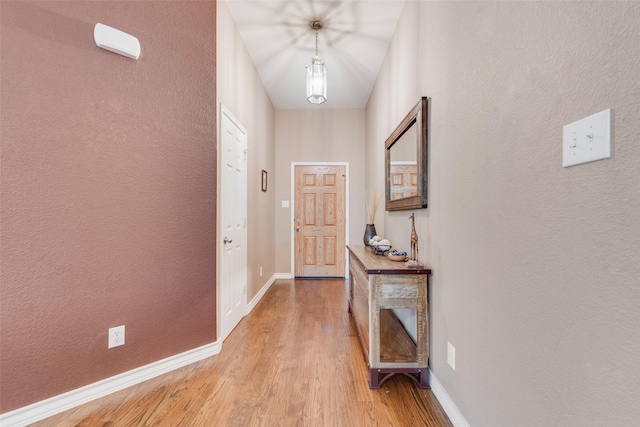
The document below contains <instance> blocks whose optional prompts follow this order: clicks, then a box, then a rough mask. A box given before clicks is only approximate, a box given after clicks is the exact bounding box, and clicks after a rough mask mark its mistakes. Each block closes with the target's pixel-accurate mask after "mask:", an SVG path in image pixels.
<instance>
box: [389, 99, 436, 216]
mask: <svg viewBox="0 0 640 427" xmlns="http://www.w3.org/2000/svg"><path fill="white" fill-rule="evenodd" d="M429 101H430V99H429V98H428V97H426V96H425V97H422V99H421V100H420V102H418V104H417V105H416V106H415V107H413V109H412V110H411V111H410V112H409V114H407V116H406V117H405V118H404V119H403V120H402V122H401V123H400V124H399V125H398V127H397V128H396V129H395V130H394V131H393V133H391V136H389V138H387V140H386V141H385V143H384V146H385V170H386V174H387V183H386V191H385V201H386V209H387V210H388V211H399V210H407V209H423V208H426V207H427V152H428V148H429Z"/></svg>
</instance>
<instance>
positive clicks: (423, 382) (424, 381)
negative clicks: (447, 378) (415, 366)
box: [418, 369, 431, 390]
mask: <svg viewBox="0 0 640 427" xmlns="http://www.w3.org/2000/svg"><path fill="white" fill-rule="evenodd" d="M418 376H419V377H420V383H419V384H418V387H420V388H421V389H422V390H431V386H430V385H429V370H428V369H422V370H420V372H419V373H418Z"/></svg>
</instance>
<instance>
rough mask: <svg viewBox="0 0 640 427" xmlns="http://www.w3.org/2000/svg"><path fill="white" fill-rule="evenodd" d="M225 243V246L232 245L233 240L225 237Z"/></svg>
mask: <svg viewBox="0 0 640 427" xmlns="http://www.w3.org/2000/svg"><path fill="white" fill-rule="evenodd" d="M223 242H224V244H225V245H226V244H227V243H231V242H233V239H230V238H228V237H225V238H224V240H223Z"/></svg>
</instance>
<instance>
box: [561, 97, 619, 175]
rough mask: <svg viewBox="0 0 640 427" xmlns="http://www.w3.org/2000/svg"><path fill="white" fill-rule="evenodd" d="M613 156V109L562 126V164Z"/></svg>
mask: <svg viewBox="0 0 640 427" xmlns="http://www.w3.org/2000/svg"><path fill="white" fill-rule="evenodd" d="M609 157H611V109H610V108H609V109H607V110H604V111H600V112H599V113H596V114H594V115H592V116H589V117H585V118H584V119H580V120H578V121H576V122H573V123H571V124H568V125H566V126H564V127H563V128H562V166H563V167H565V168H566V167H567V166H574V165H579V164H581V163H587V162H593V161H594V160H600V159H608V158H609Z"/></svg>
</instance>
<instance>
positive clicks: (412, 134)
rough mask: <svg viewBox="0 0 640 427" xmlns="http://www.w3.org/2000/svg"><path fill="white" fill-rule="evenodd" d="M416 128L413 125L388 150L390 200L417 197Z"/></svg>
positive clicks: (414, 124)
mask: <svg viewBox="0 0 640 427" xmlns="http://www.w3.org/2000/svg"><path fill="white" fill-rule="evenodd" d="M417 140H418V126H416V123H415V122H413V125H411V127H410V128H409V129H407V131H406V132H405V133H403V134H402V136H400V138H399V139H398V140H397V141H396V142H395V143H394V144H393V145H392V146H391V149H390V150H389V174H390V177H391V188H390V191H391V195H390V199H391V200H398V199H404V198H406V197H414V196H417V195H418V161H417V160H418V150H417V145H416V142H417Z"/></svg>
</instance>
